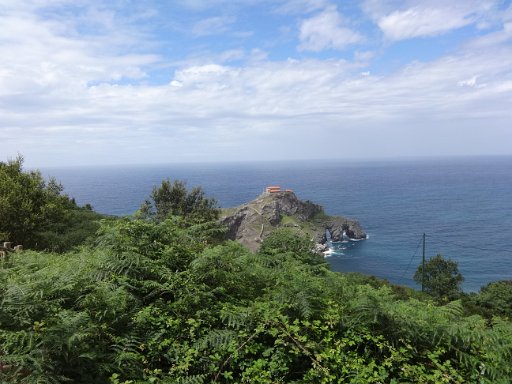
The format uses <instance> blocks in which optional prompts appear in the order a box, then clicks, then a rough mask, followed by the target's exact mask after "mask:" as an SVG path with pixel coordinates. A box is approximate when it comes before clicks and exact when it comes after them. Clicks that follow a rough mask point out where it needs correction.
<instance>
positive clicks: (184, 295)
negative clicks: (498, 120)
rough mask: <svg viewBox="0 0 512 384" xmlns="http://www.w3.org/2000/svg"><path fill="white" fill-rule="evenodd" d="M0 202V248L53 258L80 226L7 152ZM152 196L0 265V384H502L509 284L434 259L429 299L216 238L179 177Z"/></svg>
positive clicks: (287, 236) (287, 237) (80, 211)
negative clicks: (86, 235) (12, 245)
mask: <svg viewBox="0 0 512 384" xmlns="http://www.w3.org/2000/svg"><path fill="white" fill-rule="evenodd" d="M0 192H1V193H0V214H1V215H2V216H0V217H1V218H2V220H1V221H0V223H2V224H1V225H2V226H1V227H0V231H1V232H2V236H3V237H4V238H5V239H12V240H13V241H16V242H24V243H25V244H29V245H30V246H33V247H34V248H36V247H39V248H45V249H53V250H62V248H64V246H63V245H59V244H63V242H65V241H68V240H64V239H67V238H68V237H70V236H71V234H72V233H73V228H82V227H84V226H86V225H90V224H91V223H92V224H94V222H93V220H92V218H93V217H94V213H93V212H92V211H91V210H90V209H86V208H78V207H76V204H74V203H73V201H72V200H70V199H69V198H68V197H67V196H63V195H62V194H61V192H62V188H61V187H60V186H59V185H58V184H57V183H56V182H54V181H50V182H48V183H45V182H44V181H43V179H42V178H41V175H40V174H39V173H38V172H31V173H25V172H23V171H22V159H21V158H19V159H17V160H15V161H11V162H8V163H0ZM152 200H153V202H149V201H148V202H147V203H146V204H145V205H144V206H143V208H142V209H141V211H139V212H138V214H137V215H136V216H134V217H133V218H122V219H117V220H108V221H107V220H103V221H102V222H101V224H100V226H99V229H98V231H97V233H96V235H95V238H94V241H90V242H88V243H87V244H86V245H83V246H82V247H80V248H74V250H73V251H72V252H68V253H60V254H57V253H48V252H38V251H25V252H23V253H10V254H8V255H7V256H6V257H4V258H2V259H0V382H2V383H4V382H5V383H27V384H28V383H65V382H72V383H100V384H101V383H112V384H120V383H124V384H134V383H211V382H213V383H293V382H295V383H409V382H415V383H510V381H511V378H512V366H511V365H510V361H511V360H512V323H511V321H510V316H511V304H512V282H510V281H504V282H496V283H492V284H489V285H488V286H486V287H484V288H482V290H481V291H480V292H479V293H475V294H471V295H463V294H462V293H461V292H460V291H459V289H458V287H459V286H458V282H459V280H460V278H458V277H457V273H458V271H456V268H455V270H454V269H453V268H452V267H453V265H451V264H445V263H444V260H437V261H440V262H439V263H437V262H436V263H434V264H433V266H438V267H439V266H440V268H438V270H437V272H435V271H436V270H435V269H434V268H432V272H429V274H428V276H430V282H431V283H432V284H431V285H430V286H429V287H430V288H429V290H428V293H430V295H431V296H429V295H427V294H421V293H419V292H415V291H413V290H411V289H407V288H404V287H397V286H392V285H390V284H389V283H386V282H384V281H381V280H378V279H376V278H373V277H368V276H362V275H358V274H340V273H335V272H332V271H330V270H329V267H328V265H327V264H326V263H325V262H324V261H323V259H322V258H321V257H320V256H318V255H317V254H315V253H314V252H312V251H311V250H312V248H313V244H312V243H311V241H310V240H309V239H308V238H304V237H301V236H300V235H297V234H296V233H294V232H293V231H291V230H290V229H280V230H277V231H275V232H274V233H273V234H271V235H270V236H269V237H267V238H266V239H265V240H264V242H263V244H262V245H261V248H260V251H259V252H258V253H252V252H250V251H248V250H247V249H245V248H243V247H242V246H241V245H239V244H238V243H235V242H230V241H228V242H225V241H222V240H221V238H222V235H223V234H224V232H225V229H224V228H222V227H220V226H219V224H218V223H216V222H215V221H214V220H213V219H215V218H216V217H217V214H218V212H217V210H216V204H215V202H214V200H212V199H207V198H205V197H204V194H203V192H202V190H201V189H198V188H196V189H193V190H192V191H191V192H188V191H187V190H186V188H185V186H184V183H181V182H174V184H171V182H170V181H164V183H163V184H162V187H160V188H155V190H154V191H153V194H152ZM86 214H87V215H89V214H90V215H91V216H90V217H88V218H84V217H85V216H84V215H86ZM74 215H75V216H74ZM7 219H8V220H7ZM6 223H7V224H6ZM92 229H93V227H91V228H89V229H87V231H90V230H92ZM80 239H81V237H80ZM80 239H79V238H77V239H75V240H74V241H70V242H69V244H78V243H80V242H82V241H83V239H81V240H80ZM36 240H37V241H36ZM42 244H46V245H45V246H42ZM66 244H68V243H66ZM57 245H58V246H57ZM434 261H436V260H434ZM429 266H431V265H430V264H429ZM455 267H456V265H455ZM439 271H440V272H439ZM436 273H437V275H436ZM439 273H441V275H440V276H439ZM442 273H445V275H443V274H442ZM453 278H454V279H455V280H453V281H452V280H451V279H453ZM438 282H441V283H442V284H441V285H439V284H438ZM436 284H437V285H436ZM456 296H457V297H458V296H460V297H461V298H462V300H457V301H450V299H452V298H454V297H456ZM441 302H442V303H443V304H444V305H440V304H439V303H441Z"/></svg>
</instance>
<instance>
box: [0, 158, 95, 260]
mask: <svg viewBox="0 0 512 384" xmlns="http://www.w3.org/2000/svg"><path fill="white" fill-rule="evenodd" d="M62 191H63V188H62V186H61V185H60V184H59V183H58V182H57V181H56V180H55V179H50V180H49V181H48V182H45V180H44V179H43V177H42V175H41V173H40V172H38V171H32V172H24V171H23V158H22V157H21V156H18V158H16V159H15V160H11V161H7V162H5V163H4V162H0V241H2V240H3V241H10V242H12V243H15V244H22V245H23V246H24V247H25V248H31V249H38V250H49V251H56V252H63V251H66V250H70V249H71V248H72V247H74V246H76V245H79V244H81V243H83V242H84V241H85V240H86V239H87V238H89V237H90V236H93V235H94V234H95V232H96V231H97V229H98V224H97V220H98V219H99V218H101V215H99V214H97V213H95V212H93V211H92V209H91V208H90V206H87V205H86V206H85V207H78V206H77V205H76V203H75V202H74V200H72V199H70V198H69V197H68V196H66V195H63V194H62Z"/></svg>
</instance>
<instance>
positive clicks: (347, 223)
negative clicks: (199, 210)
mask: <svg viewBox="0 0 512 384" xmlns="http://www.w3.org/2000/svg"><path fill="white" fill-rule="evenodd" d="M221 222H222V223H223V224H224V225H226V226H227V227H228V238H229V239H231V240H237V241H239V242H240V243H242V244H244V245H245V246H247V247H248V248H249V249H251V250H253V251H255V250H257V249H258V248H259V246H260V244H261V242H262V240H263V239H264V238H265V237H266V236H267V235H268V234H269V233H271V232H272V231H273V230H274V229H275V228H277V227H291V228H294V229H296V230H297V231H298V232H301V233H304V234H307V235H308V236H310V237H311V238H313V239H315V241H316V242H317V243H319V244H324V243H325V242H326V241H327V238H326V231H328V232H329V234H330V236H331V238H332V240H333V241H340V240H342V238H343V233H345V235H346V236H348V237H350V238H353V239H365V238H366V233H365V232H364V230H363V228H362V227H361V225H360V224H359V223H358V222H357V221H356V220H352V219H347V218H344V217H341V216H327V215H326V214H325V213H324V211H323V208H322V207H321V206H320V205H317V204H314V203H312V202H310V201H301V200H299V199H298V198H297V196H295V194H294V193H293V192H276V193H263V194H261V195H260V196H258V197H257V198H256V199H255V200H253V201H251V202H249V203H246V204H243V205H241V206H239V207H236V208H228V209H224V210H223V213H222V217H221Z"/></svg>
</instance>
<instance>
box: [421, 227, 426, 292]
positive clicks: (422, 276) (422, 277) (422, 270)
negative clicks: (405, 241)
mask: <svg viewBox="0 0 512 384" xmlns="http://www.w3.org/2000/svg"><path fill="white" fill-rule="evenodd" d="M424 282H425V233H423V261H422V264H421V292H424V290H425V286H424Z"/></svg>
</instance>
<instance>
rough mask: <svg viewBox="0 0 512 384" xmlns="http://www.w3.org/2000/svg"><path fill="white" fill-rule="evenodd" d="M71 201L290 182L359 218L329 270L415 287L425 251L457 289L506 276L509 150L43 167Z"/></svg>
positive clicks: (114, 211) (112, 203) (510, 255)
mask: <svg viewBox="0 0 512 384" xmlns="http://www.w3.org/2000/svg"><path fill="white" fill-rule="evenodd" d="M41 171H42V172H43V175H45V177H55V178H56V179H57V180H58V181H60V182H61V183H62V185H63V186H64V192H65V193H67V194H68V195H69V196H70V197H73V198H75V200H76V201H77V203H78V204H80V205H84V204H87V203H89V204H91V205H92V206H93V208H94V209H95V210H96V211H98V212H101V213H105V214H109V215H119V216H124V215H131V214H133V213H134V212H135V211H136V210H137V209H138V208H139V207H140V205H141V204H142V202H143V201H144V199H146V198H147V197H149V196H150V194H151V191H152V189H153V188H154V187H155V186H158V185H159V184H160V183H161V182H162V180H164V179H171V180H183V181H185V182H186V183H187V186H189V187H194V186H201V187H202V188H203V189H204V190H205V192H206V195H207V196H210V197H214V198H215V199H216V200H217V201H218V202H219V204H220V206H222V207H233V206H238V205H240V204H243V203H245V202H248V201H250V200H252V199H254V198H256V197H257V196H258V195H259V194H261V193H262V192H263V190H264V188H265V187H266V186H268V185H279V186H281V187H282V188H289V189H292V190H293V191H294V192H295V194H296V195H297V197H298V198H299V199H301V200H311V201H313V202H315V203H317V204H320V205H322V206H323V207H324V209H325V212H326V213H327V214H329V215H342V216H346V217H350V218H354V219H357V220H358V221H359V222H360V224H361V225H362V226H363V228H364V229H365V230H366V232H367V234H368V239H366V240H362V241H346V242H343V243H334V244H332V246H333V252H332V255H331V256H329V257H327V258H326V259H327V260H328V262H329V263H330V265H331V267H332V269H333V270H335V271H340V272H360V273H364V274H367V275H374V276H376V277H379V278H382V279H386V280H388V281H390V282H392V283H396V284H402V285H406V286H410V287H414V288H419V287H418V285H417V284H416V283H415V282H414V280H413V275H414V272H415V271H416V269H417V267H418V266H419V264H420V263H421V261H422V256H423V244H422V238H423V234H425V255H426V258H427V260H428V258H430V257H433V256H435V255H437V254H441V255H443V256H444V257H445V258H448V259H451V260H453V261H456V262H457V263H458V267H459V271H460V272H461V273H462V275H463V276H464V282H463V290H464V291H466V292H474V291H478V290H479V289H480V288H481V287H482V286H485V285H486V284H488V283H490V282H493V281H497V280H512V157H509V156H506V157H463V158H435V159H433V158H424V159H400V160H386V161H376V160H374V161H354V160H351V161H346V160H345V161H343V160H332V161H327V160H315V161H280V162H245V163H205V164H199V163H197V164H161V165H131V166H128V165H124V166H102V167H99V166H94V167H89V166H88V167H53V168H43V169H41Z"/></svg>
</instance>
